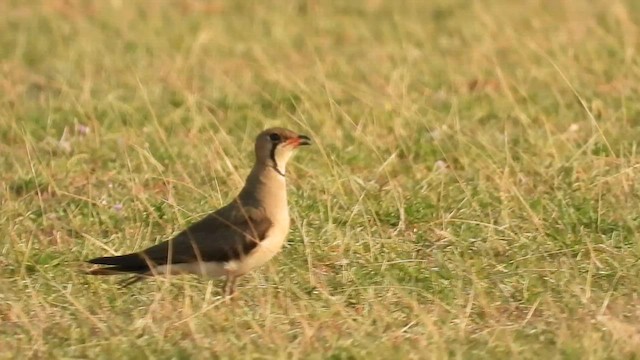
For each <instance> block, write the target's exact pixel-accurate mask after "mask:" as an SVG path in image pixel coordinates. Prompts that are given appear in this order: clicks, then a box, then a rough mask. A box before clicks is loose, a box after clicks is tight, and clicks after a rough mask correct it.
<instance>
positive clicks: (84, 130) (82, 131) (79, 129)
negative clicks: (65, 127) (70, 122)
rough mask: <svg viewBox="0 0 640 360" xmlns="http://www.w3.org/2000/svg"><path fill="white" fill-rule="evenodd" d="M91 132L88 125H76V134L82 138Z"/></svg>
mask: <svg viewBox="0 0 640 360" xmlns="http://www.w3.org/2000/svg"><path fill="white" fill-rule="evenodd" d="M90 132H91V128H90V127H88V126H87V125H83V124H76V134H78V135H80V136H87V135H89V133H90Z"/></svg>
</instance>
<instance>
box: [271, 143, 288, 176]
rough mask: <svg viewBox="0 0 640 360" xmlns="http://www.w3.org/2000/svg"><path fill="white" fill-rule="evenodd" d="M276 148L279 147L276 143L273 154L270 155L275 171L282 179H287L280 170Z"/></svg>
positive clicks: (272, 147) (272, 148) (272, 149)
mask: <svg viewBox="0 0 640 360" xmlns="http://www.w3.org/2000/svg"><path fill="white" fill-rule="evenodd" d="M276 147H278V143H274V144H273V145H272V146H271V153H270V156H271V161H273V170H275V171H276V172H277V173H278V174H280V175H281V176H282V177H285V176H284V173H283V172H282V171H280V169H279V168H278V162H277V161H276Z"/></svg>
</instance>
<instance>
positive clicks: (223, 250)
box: [86, 127, 311, 297]
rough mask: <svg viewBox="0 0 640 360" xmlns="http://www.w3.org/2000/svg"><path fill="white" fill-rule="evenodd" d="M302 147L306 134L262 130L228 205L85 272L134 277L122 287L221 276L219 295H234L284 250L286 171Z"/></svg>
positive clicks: (94, 261) (106, 258)
mask: <svg viewBox="0 0 640 360" xmlns="http://www.w3.org/2000/svg"><path fill="white" fill-rule="evenodd" d="M303 145H311V139H310V138H309V137H308V136H306V135H301V134H298V133H296V132H293V131H291V130H288V129H285V128H281V127H274V128H269V129H266V130H264V131H262V132H261V133H260V134H258V136H257V137H256V140H255V147H254V152H255V163H254V166H253V168H252V170H251V172H250V173H249V175H248V176H247V178H246V182H245V185H244V187H243V188H242V189H241V190H240V192H239V193H238V195H237V196H236V197H235V198H234V199H233V200H232V201H231V202H229V203H228V204H227V205H225V206H223V207H221V208H219V209H218V210H216V211H214V212H212V213H210V214H208V215H206V216H204V217H203V218H201V219H200V220H199V221H197V222H195V223H193V224H192V225H190V226H188V227H186V228H185V229H184V230H182V231H181V232H179V233H178V234H177V235H175V236H174V237H173V238H171V239H169V240H166V241H164V242H161V243H159V244H156V245H154V246H151V247H149V248H147V249H144V250H141V251H138V252H134V253H130V254H125V255H117V256H104V257H97V258H94V259H90V260H87V262H88V263H90V264H96V265H101V267H97V268H94V269H91V270H88V271H87V272H86V273H87V274H88V275H122V274H133V276H131V277H129V278H128V279H125V280H124V281H122V282H121V284H122V285H123V286H124V287H127V286H129V285H132V284H134V283H137V282H138V281H141V280H144V279H147V278H151V277H153V276H156V275H168V274H176V275H178V274H194V275H199V276H201V277H224V278H225V281H224V284H223V285H222V289H221V290H222V292H223V295H224V296H225V297H230V296H232V295H234V294H235V291H236V281H237V279H238V278H239V277H241V276H242V275H245V274H247V273H248V272H250V271H251V270H254V269H256V268H258V267H260V266H262V265H264V264H265V263H267V262H268V261H269V260H270V259H271V258H273V256H275V255H276V254H277V253H278V252H280V250H281V249H282V247H283V245H284V242H285V240H286V237H287V234H288V232H289V223H290V218H289V208H288V204H287V189H286V181H285V180H286V178H285V175H286V170H285V169H286V165H287V162H288V161H289V159H290V158H291V156H292V155H293V154H294V152H295V151H296V149H297V148H298V147H300V146H303Z"/></svg>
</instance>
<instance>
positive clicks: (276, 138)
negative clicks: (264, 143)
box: [269, 133, 282, 142]
mask: <svg viewBox="0 0 640 360" xmlns="http://www.w3.org/2000/svg"><path fill="white" fill-rule="evenodd" d="M281 139H282V138H281V137H280V135H279V134H276V133H271V134H269V140H271V141H273V142H278V141H280V140H281Z"/></svg>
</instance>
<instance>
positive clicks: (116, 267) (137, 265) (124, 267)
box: [85, 253, 150, 287]
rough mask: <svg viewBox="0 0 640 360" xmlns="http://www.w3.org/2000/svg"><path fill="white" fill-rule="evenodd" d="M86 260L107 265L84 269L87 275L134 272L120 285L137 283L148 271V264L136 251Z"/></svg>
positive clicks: (125, 285)
mask: <svg viewBox="0 0 640 360" xmlns="http://www.w3.org/2000/svg"><path fill="white" fill-rule="evenodd" d="M87 262H88V263H90V264H96V265H107V266H104V267H99V268H95V269H91V270H87V271H85V274H87V275H123V274H135V275H134V276H132V277H129V278H126V279H124V280H123V281H120V282H119V284H120V286H122V287H127V286H129V285H133V284H135V283H137V282H138V281H141V280H144V279H145V278H147V276H146V274H148V273H149V272H150V268H149V264H148V263H147V262H146V261H145V259H144V258H143V257H142V256H140V255H139V254H137V253H133V254H127V255H118V256H104V257H99V258H95V259H91V260H88V261H87Z"/></svg>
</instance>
